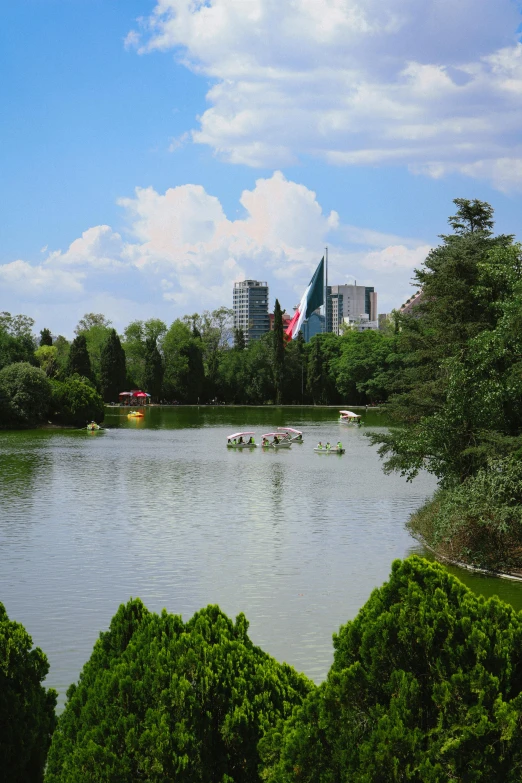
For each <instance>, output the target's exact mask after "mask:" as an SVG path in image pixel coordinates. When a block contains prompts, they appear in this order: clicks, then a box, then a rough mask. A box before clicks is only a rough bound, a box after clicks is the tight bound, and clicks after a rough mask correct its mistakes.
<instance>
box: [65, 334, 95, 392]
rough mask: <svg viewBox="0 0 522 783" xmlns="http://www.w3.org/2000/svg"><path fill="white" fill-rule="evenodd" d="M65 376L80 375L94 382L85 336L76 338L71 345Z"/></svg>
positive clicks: (80, 335)
mask: <svg viewBox="0 0 522 783" xmlns="http://www.w3.org/2000/svg"><path fill="white" fill-rule="evenodd" d="M65 374H66V375H67V376H71V375H80V376H81V377H82V378H87V379H88V380H89V381H92V380H94V376H93V372H92V368H91V360H90V357H89V352H88V350H87V340H86V338H85V335H84V334H79V335H78V336H77V337H75V338H74V340H73V341H72V343H71V345H70V348H69V354H68V356H67V367H66V370H65Z"/></svg>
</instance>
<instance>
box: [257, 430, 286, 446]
mask: <svg viewBox="0 0 522 783" xmlns="http://www.w3.org/2000/svg"><path fill="white" fill-rule="evenodd" d="M262 438H263V440H262V441H261V445H262V446H263V448H264V449H289V448H290V446H291V445H292V441H291V440H289V438H286V437H285V436H284V435H283V433H282V432H267V433H266V434H265V435H263V436H262ZM269 438H272V440H269Z"/></svg>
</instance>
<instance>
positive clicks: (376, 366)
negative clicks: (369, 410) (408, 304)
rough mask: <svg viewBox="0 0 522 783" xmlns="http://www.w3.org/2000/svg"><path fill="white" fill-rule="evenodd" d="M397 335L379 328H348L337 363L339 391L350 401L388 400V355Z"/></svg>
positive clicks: (359, 402) (336, 372)
mask: <svg viewBox="0 0 522 783" xmlns="http://www.w3.org/2000/svg"><path fill="white" fill-rule="evenodd" d="M394 346H395V338H394V336H393V335H389V334H384V333H382V332H379V331H373V330H371V331H370V330H368V331H364V332H356V331H348V332H346V333H345V334H344V335H343V336H342V339H341V343H340V355H339V358H338V359H337V361H336V362H335V366H334V374H335V380H336V385H337V390H338V392H339V394H340V395H341V397H342V399H343V400H345V401H346V402H347V403H353V404H365V403H366V402H374V401H385V400H386V398H387V396H388V389H389V386H390V383H391V378H390V367H389V365H388V363H387V360H388V357H389V356H390V354H392V353H393V350H394Z"/></svg>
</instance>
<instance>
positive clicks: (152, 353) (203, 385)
mask: <svg viewBox="0 0 522 783" xmlns="http://www.w3.org/2000/svg"><path fill="white" fill-rule="evenodd" d="M282 315H283V312H282V310H281V307H280V306H279V302H278V301H277V300H276V304H275V311H274V316H275V318H274V330H273V331H272V332H269V333H268V334H266V335H264V336H263V337H262V338H261V339H259V340H255V341H251V342H250V343H249V344H248V345H245V342H246V341H245V337H244V335H243V334H242V332H241V331H239V330H238V331H236V332H234V330H233V328H232V324H233V313H232V311H231V310H229V309H227V308H225V307H221V308H218V309H217V310H214V311H212V312H209V311H205V312H204V313H202V314H198V313H194V314H192V315H190V316H184V317H183V318H180V319H176V320H175V321H174V322H173V323H172V324H171V325H170V327H167V325H166V324H165V323H164V322H163V321H161V320H160V319H157V318H151V319H149V320H147V321H140V320H136V321H132V322H131V323H130V324H129V325H128V326H126V327H125V329H124V330H123V333H122V334H121V335H119V334H118V333H117V332H116V330H115V329H114V328H113V327H112V324H111V322H110V321H109V320H108V319H107V318H106V317H105V316H104V315H102V314H99V313H87V314H86V315H85V316H84V317H83V318H82V319H81V320H80V322H79V323H78V325H77V326H76V329H75V337H74V339H73V340H72V341H68V340H67V339H66V338H65V337H63V336H62V335H59V336H53V335H52V334H51V332H50V330H49V329H42V331H41V332H40V335H39V338H36V337H35V336H34V335H33V333H32V329H33V326H34V322H33V320H32V319H31V318H29V317H28V316H23V315H17V316H11V315H10V314H9V313H5V312H4V313H1V314H0V399H1V400H2V401H3V403H4V405H5V406H6V411H8V412H7V413H6V415H5V416H4V419H3V426H34V425H35V424H37V423H38V422H39V421H41V420H43V419H44V418H45V417H48V418H49V417H50V418H51V419H52V420H54V421H57V422H62V423H79V424H81V423H84V422H85V420H86V419H95V420H97V421H100V420H101V419H102V418H103V403H104V402H105V403H110V402H117V401H118V395H119V393H120V392H121V391H124V390H129V389H142V390H144V391H146V392H148V393H149V394H150V395H151V398H152V401H153V402H169V403H172V402H177V403H182V404H200V403H201V404H203V403H207V402H221V403H225V404H253V405H260V404H336V403H343V402H346V403H351V404H365V403H368V402H370V403H371V402H375V401H383V400H385V399H386V398H387V394H388V385H389V379H388V376H387V372H388V368H387V357H388V355H389V354H390V353H392V352H393V345H394V342H395V339H396V336H395V334H394V331H393V329H391V328H390V329H389V330H388V331H387V332H364V333H358V332H355V331H346V333H344V334H343V335H341V336H338V335H334V334H320V335H317V336H315V337H314V338H312V340H311V341H310V343H308V344H306V343H305V342H304V340H303V338H302V336H300V337H299V338H298V339H296V340H294V341H291V342H287V341H286V338H285V336H284V333H283V320H282Z"/></svg>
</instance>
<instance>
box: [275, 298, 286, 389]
mask: <svg viewBox="0 0 522 783" xmlns="http://www.w3.org/2000/svg"><path fill="white" fill-rule="evenodd" d="M272 337H273V342H272V349H273V367H274V388H275V402H276V405H281V403H282V402H283V390H284V382H285V336H284V330H283V311H282V310H281V305H280V304H279V299H276V300H275V306H274V332H273V335H272Z"/></svg>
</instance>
